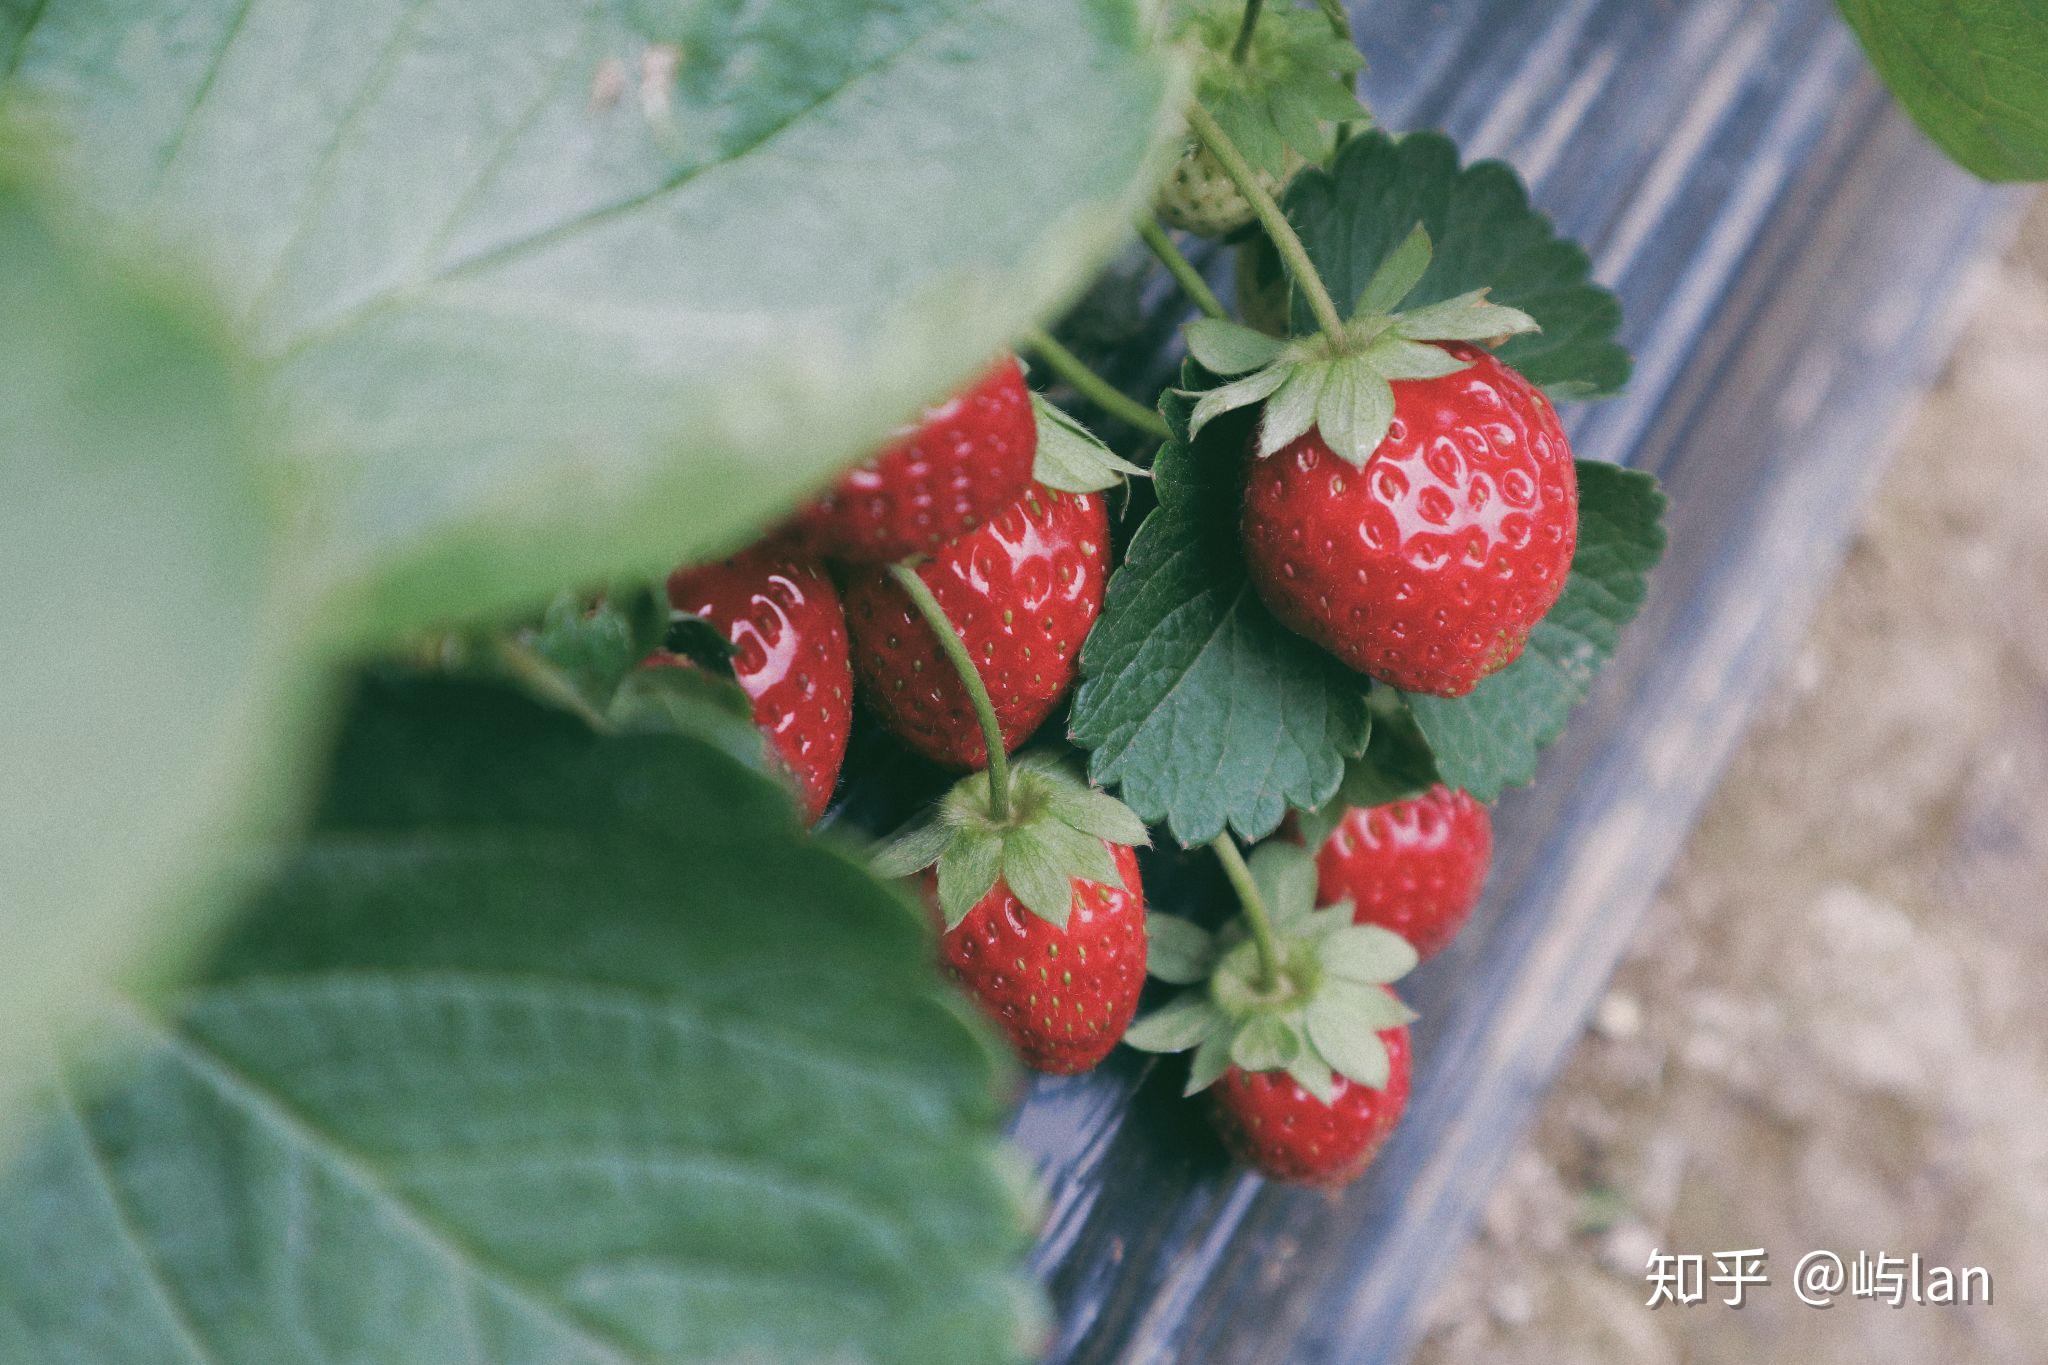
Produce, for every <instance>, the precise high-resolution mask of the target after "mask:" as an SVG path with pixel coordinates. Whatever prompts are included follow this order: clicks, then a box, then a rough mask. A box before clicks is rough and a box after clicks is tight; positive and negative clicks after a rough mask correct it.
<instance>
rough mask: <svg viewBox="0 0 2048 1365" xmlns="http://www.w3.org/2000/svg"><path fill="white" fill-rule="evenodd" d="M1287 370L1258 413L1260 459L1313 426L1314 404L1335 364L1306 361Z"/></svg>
mask: <svg viewBox="0 0 2048 1365" xmlns="http://www.w3.org/2000/svg"><path fill="white" fill-rule="evenodd" d="M1286 368H1287V378H1286V381H1285V382H1284V383H1282V384H1281V385H1280V387H1279V388H1278V389H1275V390H1274V391H1273V396H1272V397H1271V398H1268V399H1267V400H1266V406H1265V407H1264V408H1263V409H1261V410H1260V412H1259V455H1260V457H1261V458H1265V457H1268V456H1271V455H1273V454H1274V453H1275V452H1277V451H1278V450H1279V449H1280V448H1281V447H1282V446H1285V445H1286V444H1287V443H1288V442H1289V441H1293V440H1296V439H1297V438H1299V437H1300V436H1301V435H1302V433H1304V432H1306V431H1307V430H1308V429H1309V428H1310V427H1312V426H1314V425H1315V424H1316V405H1317V403H1318V402H1320V401H1321V399H1322V396H1323V386H1324V385H1325V384H1327V383H1329V382H1330V376H1331V373H1332V372H1333V371H1334V370H1336V369H1337V368H1338V363H1337V362H1333V361H1312V360H1305V361H1300V362H1297V363H1293V364H1289V365H1288V366H1287V367H1286Z"/></svg>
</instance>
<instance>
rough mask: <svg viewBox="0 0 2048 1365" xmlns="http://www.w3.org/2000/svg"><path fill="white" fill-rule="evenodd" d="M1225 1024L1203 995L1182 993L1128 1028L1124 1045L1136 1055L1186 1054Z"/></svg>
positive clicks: (1192, 992) (1195, 992)
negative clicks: (1146, 1053)
mask: <svg viewBox="0 0 2048 1365" xmlns="http://www.w3.org/2000/svg"><path fill="white" fill-rule="evenodd" d="M1225 1023H1226V1021H1225V1019H1224V1017H1223V1013H1222V1011H1220V1010H1218V1009H1217V1008H1216V1005H1215V1003H1214V1002H1213V1001H1211V1000H1210V999H1209V996H1208V993H1207V992H1205V991H1183V992H1181V994H1179V995H1177V996H1175V997H1174V998H1173V999H1171V1000H1169V1001H1167V1002H1166V1003H1165V1004H1164V1005H1161V1006H1160V1007H1159V1008H1158V1009H1156V1010H1154V1011H1152V1013H1150V1014H1148V1015H1146V1016H1145V1017H1144V1018H1143V1019H1140V1020H1139V1021H1138V1022H1137V1023H1135V1024H1133V1025H1131V1027H1130V1031H1129V1032H1127V1033H1126V1034H1124V1041H1125V1042H1126V1043H1129V1044H1130V1045H1131V1046H1132V1047H1134V1048H1136V1049H1138V1051H1140V1052H1186V1051H1187V1050H1188V1049H1189V1048H1191V1047H1197V1046H1199V1045H1201V1044H1202V1043H1203V1042H1205V1041H1207V1040H1208V1038H1209V1036H1210V1035H1211V1034H1213V1033H1215V1032H1216V1031H1217V1030H1218V1029H1221V1028H1223V1027H1224V1025H1225Z"/></svg>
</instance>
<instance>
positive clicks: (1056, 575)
mask: <svg viewBox="0 0 2048 1365" xmlns="http://www.w3.org/2000/svg"><path fill="white" fill-rule="evenodd" d="M917 575H918V577H920V578H922V579H923V580H924V581H925V583H926V584H927V585H929V586H930V588H931V590H932V595H933V596H934V597H936V598H937V599H938V602H939V605H940V606H941V607H943V608H944V609H945V612H946V619H947V620H949V621H951V622H952V623H953V627H954V630H955V632H956V633H957V634H958V635H959V637H960V638H961V640H962V641H964V642H965V643H966V645H967V653H968V655H969V657H971V658H972V659H973V660H974V663H975V666H976V668H978V669H979V670H980V672H981V680H982V683H983V685H984V686H986V687H987V688H988V691H989V698H990V700H991V701H993V702H994V704H995V711H996V721H997V723H998V725H1000V726H1001V728H1002V733H1003V746H1004V748H1005V749H1015V748H1016V747H1017V746H1018V745H1019V744H1021V743H1023V742H1024V740H1025V739H1026V738H1028V737H1029V736H1030V734H1031V732H1032V731H1033V730H1035V729H1037V728H1038V726H1039V724H1040V722H1042V721H1044V719H1045V718H1046V716H1047V715H1049V714H1051V712H1052V709H1053V707H1054V706H1055V705H1056V704H1058V702H1059V699H1060V697H1061V696H1062V695H1063V694H1064V693H1065V692H1066V690H1067V688H1068V687H1069V686H1071V685H1072V684H1073V681H1074V674H1075V670H1076V667H1077V663H1078V659H1079V656H1080V652H1081V641H1082V640H1083V639H1085V638H1086V637H1087V635H1088V628H1089V627H1090V626H1092V625H1093V624H1094V623H1095V617H1096V614H1097V613H1098V612H1100V611H1101V610H1102V591H1103V587H1104V586H1105V584H1106V583H1107V582H1108V578H1109V512H1108V508H1107V505H1106V504H1105V503H1104V502H1103V499H1102V495H1101V494H1099V493H1059V492H1054V491H1052V490H1050V489H1047V488H1042V487H1037V486H1034V487H1033V488H1032V490H1031V491H1030V492H1029V493H1027V494H1025V495H1024V496H1023V497H1022V498H1020V499H1018V500H1017V501H1016V502H1015V503H1013V504H1011V505H1010V507H1009V508H1007V509H1006V510H1005V511H1004V512H1003V513H1002V514H1001V515H1000V516H998V517H996V519H995V520H993V521H991V522H989V523H988V524H987V525H986V526H983V527H982V528H981V529H980V530H977V531H970V532H968V533H967V534H966V535H964V536H962V537H960V539H958V540H956V541H954V542H953V543H952V544H950V545H948V546H946V547H945V548H944V549H943V550H941V551H939V553H938V554H937V555H936V556H934V557H933V558H931V559H929V560H927V561H925V562H924V563H923V564H921V565H919V566H918V569H917ZM846 618H847V626H848V628H849V630H850V631H851V632H852V636H853V667H854V672H855V675H856V676H857V677H858V678H859V679H860V685H861V689H862V692H863V695H864V696H865V697H866V698H867V700H868V703H869V704H870V705H871V706H873V707H874V709H875V712H876V713H877V714H878V715H879V716H880V717H881V718H882V721H883V723H884V724H886V725H887V726H888V727H889V729H890V730H891V731H893V732H894V733H895V734H896V735H897V736H898V737H899V738H901V739H902V740H903V741H904V742H905V743H906V744H908V745H909V746H910V747H911V748H913V749H915V750H917V751H918V752H919V753H921V754H923V755H925V757H927V758H930V759H931V760H933V761H934V762H937V763H943V764H946V765H948V766H950V767H954V768H964V769H974V768H979V767H982V766H983V765H984V764H986V762H987V761H988V749H987V746H985V745H984V744H983V743H982V738H981V729H980V727H979V726H978V725H977V724H976V723H975V719H974V708H973V706H972V705H971V704H970V703H969V701H968V699H967V689H966V688H964V687H962V686H961V684H960V679H959V678H958V677H957V676H956V675H955V674H954V672H953V668H952V665H951V664H949V663H948V662H947V661H946V657H945V655H944V654H943V653H941V652H940V649H939V642H938V641H937V640H936V639H935V638H933V636H932V633H931V631H930V630H929V629H927V628H926V626H925V623H924V618H923V617H922V616H920V615H918V614H917V609H916V608H915V607H914V606H912V605H911V602H910V598H909V597H908V596H907V595H906V594H905V593H904V591H903V589H902V588H900V587H898V586H897V585H896V584H895V583H894V582H892V581H891V580H890V578H889V576H888V574H887V573H886V572H884V571H883V570H881V569H868V570H863V571H861V572H857V573H855V574H853V575H851V576H850V577H849V578H848V580H847V584H846Z"/></svg>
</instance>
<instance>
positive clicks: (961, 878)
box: [938, 828, 1003, 929]
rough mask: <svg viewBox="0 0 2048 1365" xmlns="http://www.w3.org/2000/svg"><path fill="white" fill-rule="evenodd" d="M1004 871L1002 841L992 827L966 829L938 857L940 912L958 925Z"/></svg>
mask: <svg viewBox="0 0 2048 1365" xmlns="http://www.w3.org/2000/svg"><path fill="white" fill-rule="evenodd" d="M1002 873H1003V841H1002V838H1001V837H1000V836H999V835H997V834H996V833H994V832H993V831H991V830H986V829H971V828H970V829H963V830H961V831H960V832H959V834H958V835H956V836H955V837H954V840H953V843H952V846H951V847H950V848H948V849H947V850H946V852H945V854H944V855H943V856H942V857H940V859H939V867H938V883H939V914H940V915H941V916H943V917H944V918H945V921H946V927H947V928H948V929H955V928H958V927H959V925H960V921H961V920H964V919H966V918H967V916H968V914H969V913H971V912H972V911H973V909H974V907H975V904H976V903H977V902H979V901H980V900H981V898H982V897H983V896H986V895H987V894H988V893H989V892H990V891H991V890H993V889H994V887H995V884H996V878H998V877H1000V876H1001V875H1002Z"/></svg>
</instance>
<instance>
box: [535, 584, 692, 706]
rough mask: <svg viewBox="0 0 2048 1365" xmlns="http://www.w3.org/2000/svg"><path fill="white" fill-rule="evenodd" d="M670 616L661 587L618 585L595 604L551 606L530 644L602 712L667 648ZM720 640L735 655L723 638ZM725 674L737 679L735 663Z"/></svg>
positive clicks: (561, 598) (568, 601)
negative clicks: (633, 676)
mask: <svg viewBox="0 0 2048 1365" xmlns="http://www.w3.org/2000/svg"><path fill="white" fill-rule="evenodd" d="M669 615H670V613H669V607H668V595H667V593H665V592H663V591H662V590H661V588H660V586H659V585H657V584H651V583H644V582H635V583H623V584H618V585H616V586H614V587H613V588H612V589H611V590H610V591H608V592H605V593H604V594H603V595H601V596H599V597H597V598H596V599H595V600H594V601H593V600H590V599H589V598H588V597H587V596H586V595H585V594H583V593H577V592H562V593H558V594H556V596H555V599H554V600H553V601H552V602H550V603H548V606H547V610H546V611H545V612H543V613H542V615H541V619H540V624H539V625H538V626H537V627H536V628H535V629H534V630H533V631H532V634H531V636H530V637H529V642H530V644H531V646H532V649H533V652H534V653H535V654H536V655H538V656H539V657H540V658H542V659H544V660H546V661H547V662H548V663H549V664H551V665H553V666H554V668H555V669H556V670H557V671H558V672H560V674H561V675H562V677H563V678H564V679H565V680H566V681H567V682H568V683H569V684H570V685H571V686H573V687H574V688H575V689H576V693H577V695H578V696H580V697H582V698H583V699H584V700H585V701H587V702H589V703H590V705H591V706H592V707H593V708H594V709H596V710H599V711H602V710H603V709H604V708H605V707H606V706H608V705H609V704H610V703H611V699H612V693H613V692H615V691H617V690H618V686H619V684H620V683H621V682H623V681H624V680H625V679H626V677H627V676H628V675H629V674H631V673H632V671H633V670H634V669H635V668H636V667H638V666H639V664H640V661H641V660H642V659H645V658H646V657H647V656H648V655H650V654H652V653H654V652H655V651H656V650H658V649H660V648H662V646H663V644H664V636H665V635H666V633H667V631H668V627H669ZM714 634H715V632H714ZM716 638H717V639H718V640H719V643H720V644H722V645H725V646H726V647H727V648H728V649H730V647H731V644H730V642H729V641H727V640H725V639H724V637H723V636H717V637H716ZM726 657H729V655H728V656H726ZM722 671H723V672H724V674H725V676H727V677H731V676H732V666H731V665H730V664H729V663H728V664H725V665H724V667H723V670H722Z"/></svg>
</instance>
